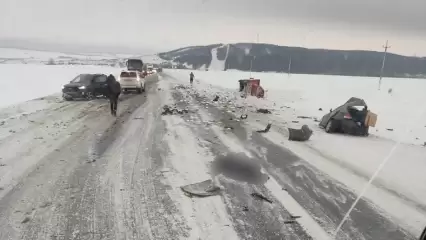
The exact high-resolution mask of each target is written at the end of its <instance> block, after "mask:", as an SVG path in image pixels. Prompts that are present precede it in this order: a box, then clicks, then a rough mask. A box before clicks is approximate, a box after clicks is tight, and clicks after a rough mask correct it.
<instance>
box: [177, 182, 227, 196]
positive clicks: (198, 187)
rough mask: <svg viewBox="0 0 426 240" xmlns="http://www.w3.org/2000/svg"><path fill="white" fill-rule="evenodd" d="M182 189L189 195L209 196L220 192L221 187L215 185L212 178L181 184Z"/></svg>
mask: <svg viewBox="0 0 426 240" xmlns="http://www.w3.org/2000/svg"><path fill="white" fill-rule="evenodd" d="M180 189H181V190H182V191H183V192H184V193H185V194H187V195H188V196H189V197H192V196H196V197H209V196H214V195H217V194H219V192H220V188H219V187H217V186H215V185H214V183H213V181H212V180H211V179H209V180H206V181H202V182H198V183H193V184H189V185H185V186H181V187H180Z"/></svg>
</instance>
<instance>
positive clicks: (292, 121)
mask: <svg viewBox="0 0 426 240" xmlns="http://www.w3.org/2000/svg"><path fill="white" fill-rule="evenodd" d="M291 122H292V123H299V121H291Z"/></svg>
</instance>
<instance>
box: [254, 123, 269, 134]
mask: <svg viewBox="0 0 426 240" xmlns="http://www.w3.org/2000/svg"><path fill="white" fill-rule="evenodd" d="M271 126H272V124H271V123H268V125H266V128H265V129H264V130H257V132H258V133H267V132H269V130H270V129H271Z"/></svg>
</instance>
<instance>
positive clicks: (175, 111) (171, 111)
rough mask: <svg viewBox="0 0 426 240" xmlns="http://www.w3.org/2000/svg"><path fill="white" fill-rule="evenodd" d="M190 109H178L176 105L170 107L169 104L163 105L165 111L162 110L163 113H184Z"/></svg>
mask: <svg viewBox="0 0 426 240" xmlns="http://www.w3.org/2000/svg"><path fill="white" fill-rule="evenodd" d="M188 112H189V111H188V110H187V109H177V108H175V107H170V106H168V105H164V106H163V112H161V115H174V114H184V113H188Z"/></svg>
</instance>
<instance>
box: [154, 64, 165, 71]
mask: <svg viewBox="0 0 426 240" xmlns="http://www.w3.org/2000/svg"><path fill="white" fill-rule="evenodd" d="M153 66H154V70H155V71H156V72H158V73H160V72H163V68H162V67H161V66H160V65H159V64H153Z"/></svg>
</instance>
